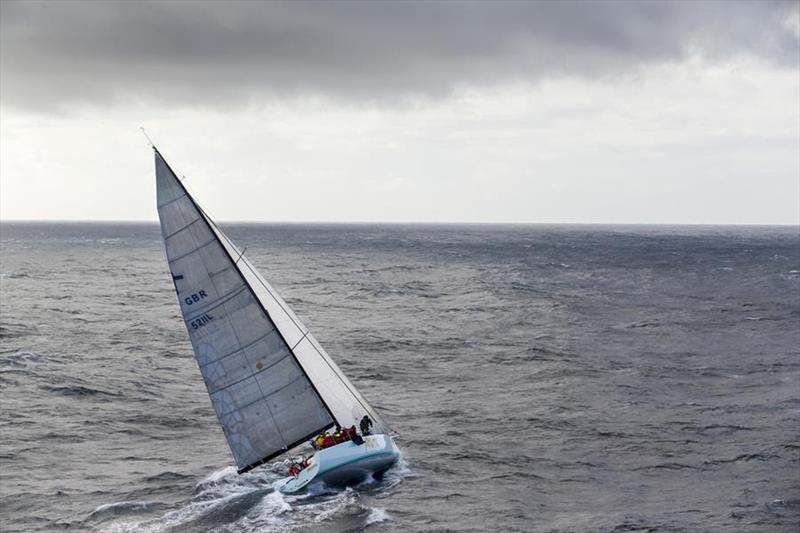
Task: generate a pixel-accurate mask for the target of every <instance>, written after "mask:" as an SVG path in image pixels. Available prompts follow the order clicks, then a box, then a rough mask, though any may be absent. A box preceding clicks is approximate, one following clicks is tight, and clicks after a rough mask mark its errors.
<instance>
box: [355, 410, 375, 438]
mask: <svg viewBox="0 0 800 533" xmlns="http://www.w3.org/2000/svg"><path fill="white" fill-rule="evenodd" d="M358 427H360V428H361V434H362V435H364V436H366V435H369V434H370V430H371V429H372V419H371V418H370V417H369V415H364V418H362V419H361V422H359V424H358Z"/></svg>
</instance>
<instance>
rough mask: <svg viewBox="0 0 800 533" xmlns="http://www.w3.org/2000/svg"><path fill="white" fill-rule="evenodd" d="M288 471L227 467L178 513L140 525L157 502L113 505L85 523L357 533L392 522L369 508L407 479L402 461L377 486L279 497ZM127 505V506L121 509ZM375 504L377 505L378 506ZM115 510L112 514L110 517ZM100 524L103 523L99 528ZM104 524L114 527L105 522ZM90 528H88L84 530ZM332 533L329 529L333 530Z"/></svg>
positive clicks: (158, 532) (127, 528)
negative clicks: (244, 470) (243, 470)
mask: <svg viewBox="0 0 800 533" xmlns="http://www.w3.org/2000/svg"><path fill="white" fill-rule="evenodd" d="M285 471H286V469H285V465H283V464H281V463H277V464H273V465H268V466H266V467H265V468H259V469H256V470H253V471H251V472H248V473H246V474H243V475H237V474H236V469H235V468H234V467H227V468H223V469H221V470H218V471H216V472H213V473H212V474H211V475H209V476H208V477H206V478H205V479H203V480H202V481H200V482H198V483H197V485H196V486H195V489H194V495H193V496H192V497H191V498H190V499H189V500H188V501H187V502H185V503H184V504H182V505H181V506H180V507H179V508H177V509H174V510H171V511H169V512H167V513H165V514H163V515H162V516H159V517H156V518H153V517H152V516H151V517H150V518H146V519H142V511H146V510H147V509H161V508H163V504H159V503H157V502H136V505H130V502H121V503H112V504H106V505H103V506H101V508H99V509H97V510H95V511H94V512H93V513H92V514H91V515H90V517H89V519H88V521H90V522H95V524H93V525H94V528H93V529H99V530H101V531H106V532H109V533H128V532H131V533H132V532H149V533H164V532H175V533H178V532H184V531H186V532H188V531H210V532H229V531H236V532H244V533H249V532H256V531H259V532H262V531H263V532H269V531H292V530H295V529H298V528H302V529H303V530H304V531H308V530H311V531H315V530H316V529H317V528H319V530H320V531H322V530H326V531H331V530H334V531H361V530H364V529H367V528H369V527H370V526H371V525H372V524H378V523H382V522H386V521H390V520H391V515H390V514H389V513H388V512H387V511H386V510H385V509H384V508H382V507H381V506H377V507H372V506H371V503H372V502H373V500H380V499H381V498H382V495H383V494H384V493H386V492H387V491H389V490H391V489H392V488H393V487H395V486H396V485H397V484H399V483H400V482H401V481H402V479H403V478H404V477H407V476H409V475H411V470H410V469H409V467H408V464H407V463H406V462H405V461H404V460H403V459H402V456H401V459H400V461H399V462H398V464H397V465H395V466H394V467H392V468H391V469H390V470H389V471H387V472H386V473H385V474H384V476H383V478H382V479H381V480H376V479H374V478H369V479H367V480H365V481H364V482H362V483H361V484H359V485H358V486H356V487H355V488H347V489H344V490H335V489H330V488H325V487H322V488H317V489H315V490H314V491H311V492H306V493H303V494H296V495H294V494H292V495H288V494H282V493H281V492H279V491H277V490H274V488H273V485H275V484H276V483H277V482H278V481H280V480H281V479H282V478H283V477H284V475H283V473H284V472H285ZM123 503H125V504H126V505H123ZM376 503H377V502H376ZM109 509H114V510H115V511H116V512H115V513H109V511H108V510H109ZM125 510H130V514H128V513H125V512H124V511H125ZM98 519H100V520H102V521H105V522H106V523H105V524H102V525H99V524H97V523H96V522H97V521H98ZM108 519H111V520H113V522H111V523H109V522H107V520H108ZM87 525H88V524H87ZM331 528H332V529H331Z"/></svg>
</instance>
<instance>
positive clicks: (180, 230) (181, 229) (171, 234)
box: [164, 217, 202, 241]
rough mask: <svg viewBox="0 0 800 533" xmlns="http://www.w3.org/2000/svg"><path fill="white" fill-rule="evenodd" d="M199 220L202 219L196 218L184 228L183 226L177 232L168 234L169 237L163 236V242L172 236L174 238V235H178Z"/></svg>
mask: <svg viewBox="0 0 800 533" xmlns="http://www.w3.org/2000/svg"><path fill="white" fill-rule="evenodd" d="M201 218H202V217H197V218H196V219H194V220H192V221H191V222H189V223H188V224H186V225H185V226H183V227H182V228H180V229H177V230H175V231H173V232H172V233H170V234H169V235H167V236H165V237H164V240H165V241H166V240H167V239H171V238H172V237H174V236H175V235H177V234H178V233H180V232H182V231H183V230H185V229H187V228H188V227H189V226H191V225H192V224H194V223H195V222H197V221H198V220H200V219H201Z"/></svg>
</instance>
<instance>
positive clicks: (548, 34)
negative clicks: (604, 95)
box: [0, 1, 798, 108]
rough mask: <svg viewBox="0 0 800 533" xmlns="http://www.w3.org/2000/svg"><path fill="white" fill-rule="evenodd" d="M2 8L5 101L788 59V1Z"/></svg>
mask: <svg viewBox="0 0 800 533" xmlns="http://www.w3.org/2000/svg"><path fill="white" fill-rule="evenodd" d="M1 5H2V7H1V8H0V10H1V12H0V15H2V16H1V17H0V20H1V22H0V24H1V26H0V60H1V61H2V64H1V67H2V70H1V71H0V90H2V99H3V102H4V103H6V104H9V105H14V106H24V107H43V108H51V107H54V106H60V105H64V104H69V103H81V102H91V103H101V102H107V101H110V100H113V99H115V98H134V99H136V98H142V99H157V100H174V101H182V102H188V103H195V104H202V105H212V106H213V105H217V104H222V105H227V104H230V103H232V102H242V101H245V102H246V101H250V100H251V99H258V98H260V97H263V96H264V95H278V96H286V95H305V94H321V95H326V96H331V97H334V98H347V99H353V100H360V99H377V100H383V99H387V98H388V99H391V98H395V97H398V96H399V97H402V96H404V95H408V94H422V95H427V96H437V95H444V94H447V93H448V92H449V91H451V90H452V89H453V88H454V87H458V86H460V85H464V86H486V85H492V84H499V83H507V82H515V81H531V80H533V81H535V80H538V79H542V78H544V77H551V76H558V75H562V74H573V75H579V76H587V77H596V76H604V75H615V74H619V73H626V72H631V71H635V70H636V69H637V68H639V67H640V66H642V65H647V64H652V63H660V62H668V61H680V60H683V59H685V58H686V57H687V56H688V55H689V54H690V53H700V54H702V55H703V56H705V57H706V58H708V59H710V60H718V59H725V58H727V57H730V56H735V55H740V54H747V55H751V56H756V57H759V58H761V59H763V60H766V61H769V62H772V63H775V64H783V65H789V66H796V65H797V62H798V37H797V30H796V28H793V27H792V24H790V23H787V21H788V20H789V18H790V17H791V16H793V15H792V13H793V11H796V10H797V4H796V3H794V2H788V3H786V2H764V1H762V2H743V1H741V2H669V3H660V2H641V3H635V2H604V3H600V2H594V1H592V2H503V3H500V2H480V3H479V2H463V3H459V2H442V3H423V2H372V3H367V2H292V3H266V2H264V3H262V2H224V3H223V2H219V3H215V2H186V1H180V2H133V1H129V2H114V3H101V2H66V1H61V2H16V1H4V2H2V4H1Z"/></svg>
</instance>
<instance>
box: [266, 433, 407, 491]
mask: <svg viewBox="0 0 800 533" xmlns="http://www.w3.org/2000/svg"><path fill="white" fill-rule="evenodd" d="M399 457H400V451H399V450H398V449H397V446H395V444H394V441H393V440H392V438H391V437H390V436H388V435H369V436H367V437H364V444H362V445H361V446H358V445H356V444H355V443H354V442H352V441H348V442H343V443H341V444H337V445H336V446H332V447H330V448H326V449H324V450H321V451H319V452H317V453H316V454H315V455H314V457H312V458H311V461H310V464H309V466H307V467H306V468H305V469H303V471H302V472H300V473H299V474H297V475H296V476H292V477H289V478H286V479H283V480H281V481H280V482H278V484H277V485H276V488H277V489H278V490H279V491H281V492H284V493H292V492H297V491H299V490H303V489H306V488H308V487H311V486H314V485H318V484H325V485H326V486H328V487H332V486H341V485H348V484H352V483H358V482H360V481H363V480H364V479H366V478H368V477H369V476H371V475H373V474H381V473H383V472H384V471H386V470H387V469H388V468H390V467H391V466H392V465H393V464H394V463H396V462H397V459H398V458H399Z"/></svg>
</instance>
